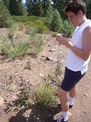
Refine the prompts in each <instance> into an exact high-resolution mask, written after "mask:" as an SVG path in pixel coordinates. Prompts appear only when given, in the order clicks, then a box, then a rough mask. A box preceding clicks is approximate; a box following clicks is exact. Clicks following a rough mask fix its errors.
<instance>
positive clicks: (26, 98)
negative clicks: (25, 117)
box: [16, 78, 32, 108]
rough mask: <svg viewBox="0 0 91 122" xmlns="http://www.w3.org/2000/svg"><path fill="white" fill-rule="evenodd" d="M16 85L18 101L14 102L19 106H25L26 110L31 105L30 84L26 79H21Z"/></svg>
mask: <svg viewBox="0 0 91 122" xmlns="http://www.w3.org/2000/svg"><path fill="white" fill-rule="evenodd" d="M17 83H18V90H19V93H18V94H17V95H18V99H17V100H16V103H17V104H20V105H21V106H25V107H26V108H29V107H30V105H31V100H30V98H31V96H32V95H31V94H32V92H31V84H30V83H29V80H28V79H26V78H25V79H24V78H21V79H20V80H19V81H17Z"/></svg>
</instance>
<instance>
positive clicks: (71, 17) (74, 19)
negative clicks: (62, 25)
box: [67, 11, 80, 27]
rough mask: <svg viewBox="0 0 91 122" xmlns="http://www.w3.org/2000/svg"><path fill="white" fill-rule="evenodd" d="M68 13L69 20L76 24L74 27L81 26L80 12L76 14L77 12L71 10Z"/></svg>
mask: <svg viewBox="0 0 91 122" xmlns="http://www.w3.org/2000/svg"><path fill="white" fill-rule="evenodd" d="M67 15H68V19H69V22H70V23H71V24H72V25H73V26H74V27H77V26H79V19H80V18H79V12H78V14H77V15H76V14H75V13H73V12H71V11H69V12H67Z"/></svg>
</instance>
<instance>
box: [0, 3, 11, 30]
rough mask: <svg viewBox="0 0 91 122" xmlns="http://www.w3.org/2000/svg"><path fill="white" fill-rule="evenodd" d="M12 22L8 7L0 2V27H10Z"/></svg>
mask: <svg viewBox="0 0 91 122" xmlns="http://www.w3.org/2000/svg"><path fill="white" fill-rule="evenodd" d="M12 23H13V20H12V17H11V16H10V13H9V11H8V9H7V8H6V6H5V5H4V4H3V3H1V2H0V27H1V28H2V27H11V25H12Z"/></svg>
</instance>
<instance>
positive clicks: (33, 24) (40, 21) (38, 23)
mask: <svg viewBox="0 0 91 122" xmlns="http://www.w3.org/2000/svg"><path fill="white" fill-rule="evenodd" d="M13 19H14V20H15V21H16V22H17V23H20V22H22V23H23V24H24V26H25V28H26V29H27V32H28V31H29V29H30V30H31V28H36V29H37V33H42V32H44V31H47V30H49V29H48V27H47V26H46V25H45V18H44V17H36V16H30V17H29V16H28V17H27V16H26V17H25V16H13Z"/></svg>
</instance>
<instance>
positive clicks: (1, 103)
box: [0, 97, 4, 107]
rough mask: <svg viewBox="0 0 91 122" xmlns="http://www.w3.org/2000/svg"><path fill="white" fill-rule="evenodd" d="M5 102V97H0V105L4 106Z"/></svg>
mask: <svg viewBox="0 0 91 122" xmlns="http://www.w3.org/2000/svg"><path fill="white" fill-rule="evenodd" d="M3 104H4V99H3V98H2V97H0V107H1V106H3Z"/></svg>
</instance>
